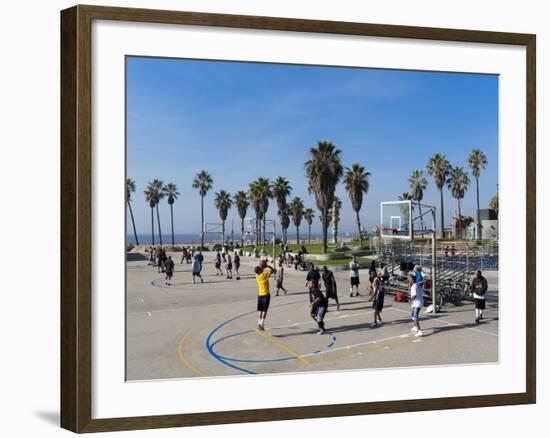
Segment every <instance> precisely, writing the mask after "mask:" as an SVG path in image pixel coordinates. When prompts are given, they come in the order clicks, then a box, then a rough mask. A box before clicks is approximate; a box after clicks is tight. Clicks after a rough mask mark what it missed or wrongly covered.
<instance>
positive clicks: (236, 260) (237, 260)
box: [233, 251, 241, 280]
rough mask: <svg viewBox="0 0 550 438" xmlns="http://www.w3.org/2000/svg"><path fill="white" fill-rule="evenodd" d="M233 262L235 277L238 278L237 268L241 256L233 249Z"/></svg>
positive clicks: (239, 276) (239, 265)
mask: <svg viewBox="0 0 550 438" xmlns="http://www.w3.org/2000/svg"><path fill="white" fill-rule="evenodd" d="M233 264H234V265H235V275H236V277H235V279H236V280H240V279H241V274H239V268H240V267H241V256H240V255H239V252H238V251H235V255H234V256H233Z"/></svg>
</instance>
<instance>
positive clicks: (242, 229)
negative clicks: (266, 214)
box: [241, 217, 244, 248]
mask: <svg viewBox="0 0 550 438" xmlns="http://www.w3.org/2000/svg"><path fill="white" fill-rule="evenodd" d="M243 246H244V217H242V218H241V248H242V247H243Z"/></svg>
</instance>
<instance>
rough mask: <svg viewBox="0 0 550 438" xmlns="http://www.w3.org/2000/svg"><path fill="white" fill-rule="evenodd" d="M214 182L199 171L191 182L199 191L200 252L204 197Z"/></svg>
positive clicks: (203, 172)
mask: <svg viewBox="0 0 550 438" xmlns="http://www.w3.org/2000/svg"><path fill="white" fill-rule="evenodd" d="M212 184H214V181H213V180H212V177H211V176H210V174H209V173H208V172H207V171H206V170H201V171H200V172H199V173H197V174H196V175H195V179H194V180H193V188H194V189H198V190H199V195H200V197H201V250H202V248H204V197H205V196H206V194H207V193H208V191H209V190H210V189H211V188H212Z"/></svg>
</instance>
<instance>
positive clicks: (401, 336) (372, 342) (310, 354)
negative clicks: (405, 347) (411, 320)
mask: <svg viewBox="0 0 550 438" xmlns="http://www.w3.org/2000/svg"><path fill="white" fill-rule="evenodd" d="M413 335H414V333H410V334H409V333H405V334H400V335H395V336H389V337H387V338H382V339H373V340H372V341H366V342H360V343H358V344H351V345H344V346H343V347H337V348H333V349H331V350H322V351H320V352H319V353H309V354H304V356H305V357H311V356H319V355H321V354H326V353H333V352H335V351H342V350H351V349H352V348H357V347H364V346H366V345H372V344H380V343H382V342H387V341H392V340H394V339H400V338H402V339H405V338H409V337H411V336H413Z"/></svg>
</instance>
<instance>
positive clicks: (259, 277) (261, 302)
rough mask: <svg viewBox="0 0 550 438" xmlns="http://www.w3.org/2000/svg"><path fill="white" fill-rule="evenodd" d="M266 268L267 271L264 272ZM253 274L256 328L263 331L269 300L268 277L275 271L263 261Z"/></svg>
mask: <svg viewBox="0 0 550 438" xmlns="http://www.w3.org/2000/svg"><path fill="white" fill-rule="evenodd" d="M266 268H267V269H268V271H266ZM254 272H255V273H256V282H257V283H258V328H259V329H260V330H265V328H264V322H265V317H266V316H267V310H268V309H269V301H270V299H271V295H270V294H269V277H270V276H271V274H273V272H275V270H274V269H273V268H272V267H271V266H268V265H267V262H266V261H265V260H261V261H260V264H259V265H258V266H256V268H255V269H254Z"/></svg>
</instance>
